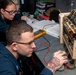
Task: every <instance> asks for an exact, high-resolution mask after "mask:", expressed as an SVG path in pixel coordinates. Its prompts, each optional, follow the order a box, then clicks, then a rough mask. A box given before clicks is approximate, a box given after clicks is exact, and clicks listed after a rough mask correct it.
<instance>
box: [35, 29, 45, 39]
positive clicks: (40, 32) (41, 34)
mask: <svg viewBox="0 0 76 75" xmlns="http://www.w3.org/2000/svg"><path fill="white" fill-rule="evenodd" d="M45 34H46V31H45V30H42V29H39V30H38V31H36V32H35V33H34V38H35V39H37V38H39V37H41V36H43V35H45Z"/></svg>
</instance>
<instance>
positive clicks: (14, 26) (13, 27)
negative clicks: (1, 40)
mask: <svg viewBox="0 0 76 75" xmlns="http://www.w3.org/2000/svg"><path fill="white" fill-rule="evenodd" d="M24 32H33V28H32V27H31V26H30V25H28V24H27V23H26V22H24V21H14V22H12V23H11V24H10V25H9V27H8V29H7V30H6V39H7V45H10V44H12V43H13V42H16V41H19V40H20V39H21V34H22V33H24Z"/></svg>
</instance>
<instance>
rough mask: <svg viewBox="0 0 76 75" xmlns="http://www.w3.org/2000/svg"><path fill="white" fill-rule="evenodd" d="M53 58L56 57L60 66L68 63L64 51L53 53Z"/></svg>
mask: <svg viewBox="0 0 76 75" xmlns="http://www.w3.org/2000/svg"><path fill="white" fill-rule="evenodd" d="M54 57H57V58H58V59H59V60H60V64H64V63H66V62H68V60H67V55H66V52H65V51H61V50H59V51H57V52H55V53H54Z"/></svg>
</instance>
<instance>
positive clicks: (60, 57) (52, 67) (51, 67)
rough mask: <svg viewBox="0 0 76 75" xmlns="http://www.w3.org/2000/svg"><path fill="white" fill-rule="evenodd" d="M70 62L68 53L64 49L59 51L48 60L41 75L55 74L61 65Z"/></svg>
mask: <svg viewBox="0 0 76 75" xmlns="http://www.w3.org/2000/svg"><path fill="white" fill-rule="evenodd" d="M66 62H68V60H67V56H66V53H65V52H64V51H57V52H55V53H54V56H53V58H52V59H51V60H50V61H49V62H48V64H47V66H46V68H45V69H44V70H43V71H42V72H41V74H40V75H53V74H54V73H55V71H57V70H58V69H59V68H61V66H62V65H63V64H64V63H66Z"/></svg>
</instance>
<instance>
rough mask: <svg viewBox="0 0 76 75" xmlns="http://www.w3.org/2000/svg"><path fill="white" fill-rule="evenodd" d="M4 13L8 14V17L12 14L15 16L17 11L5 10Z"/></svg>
mask: <svg viewBox="0 0 76 75" xmlns="http://www.w3.org/2000/svg"><path fill="white" fill-rule="evenodd" d="M4 10H5V9H4ZM5 11H6V12H8V13H9V14H10V15H13V14H17V13H18V11H8V10H5Z"/></svg>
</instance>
